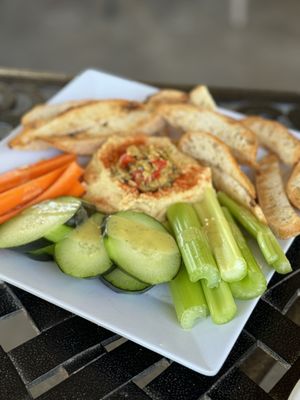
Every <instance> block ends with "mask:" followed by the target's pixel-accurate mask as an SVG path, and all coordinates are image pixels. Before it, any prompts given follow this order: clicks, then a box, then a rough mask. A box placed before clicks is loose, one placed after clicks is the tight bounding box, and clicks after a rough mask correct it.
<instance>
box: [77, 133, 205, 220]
mask: <svg viewBox="0 0 300 400" xmlns="http://www.w3.org/2000/svg"><path fill="white" fill-rule="evenodd" d="M131 144H136V145H139V144H143V145H149V144H152V145H154V146H158V147H160V148H162V149H167V151H168V153H169V155H170V158H171V160H172V161H173V162H174V163H176V167H178V168H180V176H179V177H178V178H176V179H175V181H174V182H173V184H172V186H171V187H167V188H160V189H159V190H157V191H155V192H140V191H139V190H138V189H137V188H134V187H132V186H129V185H128V184H125V183H124V182H121V181H120V180H119V179H118V178H117V177H116V176H114V174H113V172H112V165H113V164H114V163H115V162H116V161H115V159H114V157H115V156H114V154H119V155H120V154H121V152H122V151H123V152H124V151H125V150H126V148H127V147H128V146H129V145H131ZM84 181H85V183H86V188H87V192H86V195H85V198H86V199H87V200H88V201H91V202H92V203H94V204H96V206H97V208H98V209H99V210H101V211H103V212H108V213H111V212H115V211H119V210H127V209H133V210H138V211H143V212H145V213H147V214H149V215H152V216H153V217H155V218H157V219H159V220H162V219H164V217H165V213H166V210H167V207H168V206H169V205H171V204H172V203H175V202H180V201H183V202H196V201H199V200H201V198H202V195H203V191H204V188H205V187H207V186H210V185H211V172H210V169H209V168H207V167H202V166H200V165H199V163H197V162H196V161H195V160H193V159H192V158H190V157H188V156H186V155H185V154H182V153H181V152H180V151H179V150H178V149H177V148H176V147H175V146H174V145H173V144H172V142H171V141H170V139H168V138H166V137H160V138H157V137H148V136H145V135H136V136H127V137H120V136H112V137H110V138H109V139H108V140H107V141H106V142H105V143H104V145H103V146H102V147H101V148H100V149H99V150H98V151H97V152H96V153H95V154H94V156H93V158H92V160H91V162H90V163H89V165H88V166H87V168H86V172H85V175H84Z"/></svg>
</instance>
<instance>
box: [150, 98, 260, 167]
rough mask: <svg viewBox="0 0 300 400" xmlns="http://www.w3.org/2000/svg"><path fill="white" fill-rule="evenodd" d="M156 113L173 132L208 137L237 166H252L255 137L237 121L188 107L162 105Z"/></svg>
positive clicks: (183, 105) (255, 145)
mask: <svg viewBox="0 0 300 400" xmlns="http://www.w3.org/2000/svg"><path fill="white" fill-rule="evenodd" d="M157 112H158V113H159V114H160V115H161V116H162V117H163V118H164V119H165V120H166V121H167V123H169V124H170V125H171V126H173V127H174V128H175V129H181V130H182V131H184V132H188V131H205V132H208V133H211V134H212V135H214V136H216V137H218V138H219V139H220V140H222V141H223V142H224V143H226V144H227V145H228V146H229V147H230V148H231V149H232V151H233V154H234V156H235V157H236V158H237V160H238V161H239V162H241V163H242V164H248V165H250V166H252V167H253V166H256V153H257V140H256V136H255V135H254V133H253V132H252V131H250V130H249V129H248V128H246V127H245V126H244V125H242V124H241V123H240V122H239V121H236V120H233V119H231V118H229V117H226V116H224V115H221V114H219V113H216V112H214V111H210V110H205V109H199V108H198V107H196V106H194V105H192V104H162V105H160V106H158V107H157Z"/></svg>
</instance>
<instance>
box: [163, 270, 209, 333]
mask: <svg viewBox="0 0 300 400" xmlns="http://www.w3.org/2000/svg"><path fill="white" fill-rule="evenodd" d="M169 288H170V291H171V295H172V299H173V304H174V306H175V310H176V314H177V318H178V321H179V323H180V325H181V327H182V328H183V329H191V328H192V327H193V326H194V325H195V323H196V322H197V320H198V319H199V318H205V317H206V316H207V315H208V308H207V304H206V301H205V297H204V294H203V291H202V288H201V284H200V282H191V281H190V279H189V276H188V274H187V271H186V268H185V266H184V265H181V267H180V270H179V272H178V274H177V275H176V277H175V278H174V279H173V280H171V281H170V282H169Z"/></svg>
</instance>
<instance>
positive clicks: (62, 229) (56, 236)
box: [44, 225, 73, 243]
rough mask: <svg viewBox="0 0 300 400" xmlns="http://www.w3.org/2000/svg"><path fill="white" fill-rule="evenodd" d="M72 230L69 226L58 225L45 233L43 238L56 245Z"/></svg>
mask: <svg viewBox="0 0 300 400" xmlns="http://www.w3.org/2000/svg"><path fill="white" fill-rule="evenodd" d="M72 230H73V229H72V228H71V227H70V226H67V225H59V226H56V227H55V228H54V229H51V231H49V232H47V233H46V235H45V236H44V238H45V239H47V240H49V241H50V242H53V243H57V242H59V241H60V240H62V239H64V238H65V237H66V236H67V235H68V234H69V233H70V232H72Z"/></svg>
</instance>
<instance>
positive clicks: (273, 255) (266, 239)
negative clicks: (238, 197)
mask: <svg viewBox="0 0 300 400" xmlns="http://www.w3.org/2000/svg"><path fill="white" fill-rule="evenodd" d="M218 199H219V201H220V203H221V204H222V205H223V206H225V207H227V208H228V210H229V211H230V213H231V214H232V215H233V217H234V218H235V219H236V220H237V221H238V222H239V223H240V224H241V225H242V226H243V227H244V228H245V229H246V230H247V231H248V232H249V233H250V235H252V236H253V237H254V238H255V239H256V240H257V243H258V245H259V247H260V250H261V252H262V254H263V256H264V258H265V260H266V262H267V263H268V264H269V265H271V266H272V267H273V268H274V269H275V270H276V271H277V272H279V273H280V274H287V273H288V272H291V271H292V268H291V265H290V262H289V260H288V259H287V257H286V255H285V254H284V252H283V250H282V248H281V247H280V245H279V243H278V241H277V239H276V238H275V236H274V234H273V232H272V231H271V229H270V228H269V227H268V226H267V225H265V224H263V223H262V222H260V221H259V220H258V219H257V218H256V217H255V216H254V215H253V214H252V213H251V212H250V211H249V210H247V209H246V208H244V207H243V206H241V205H239V204H238V203H236V202H235V201H234V200H232V199H230V198H229V197H228V196H227V195H226V194H225V193H223V192H219V193H218Z"/></svg>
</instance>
